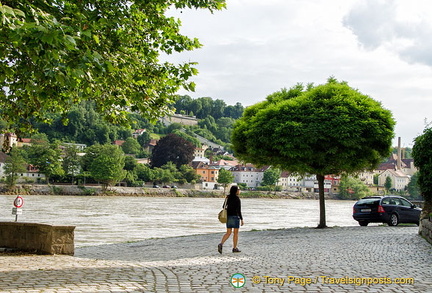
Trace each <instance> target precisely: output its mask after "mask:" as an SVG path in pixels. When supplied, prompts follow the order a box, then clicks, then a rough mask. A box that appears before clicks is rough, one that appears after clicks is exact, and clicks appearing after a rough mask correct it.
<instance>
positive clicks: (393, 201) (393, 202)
mask: <svg viewBox="0 0 432 293" xmlns="http://www.w3.org/2000/svg"><path fill="white" fill-rule="evenodd" d="M382 203H383V204H389V205H397V204H399V203H398V201H397V198H393V197H388V198H385V199H383V201H382Z"/></svg>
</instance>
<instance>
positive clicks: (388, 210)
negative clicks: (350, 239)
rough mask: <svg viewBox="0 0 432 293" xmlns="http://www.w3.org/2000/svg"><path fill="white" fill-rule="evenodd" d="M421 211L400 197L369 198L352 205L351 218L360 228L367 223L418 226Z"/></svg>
mask: <svg viewBox="0 0 432 293" xmlns="http://www.w3.org/2000/svg"><path fill="white" fill-rule="evenodd" d="M420 213H421V209H420V208H418V207H416V205H414V204H412V203H411V202H410V201H409V200H407V199H406V198H403V197H402V196H394V195H391V196H370V197H364V198H362V199H360V200H359V201H358V202H356V203H355V204H354V207H353V218H354V220H356V221H358V222H359V224H360V226H367V225H368V224H369V223H387V224H388V225H389V226H397V225H398V224H399V223H412V224H417V225H418V224H419V221H420Z"/></svg>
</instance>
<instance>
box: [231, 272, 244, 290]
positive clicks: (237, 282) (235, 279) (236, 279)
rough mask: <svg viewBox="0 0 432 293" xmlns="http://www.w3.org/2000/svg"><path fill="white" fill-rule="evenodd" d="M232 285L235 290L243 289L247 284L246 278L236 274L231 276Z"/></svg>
mask: <svg viewBox="0 0 432 293" xmlns="http://www.w3.org/2000/svg"><path fill="white" fill-rule="evenodd" d="M230 283H231V285H232V286H233V287H234V288H241V287H243V286H244V285H245V284H246V277H245V276H244V275H242V274H238V273H237V274H234V275H232V276H231V279H230Z"/></svg>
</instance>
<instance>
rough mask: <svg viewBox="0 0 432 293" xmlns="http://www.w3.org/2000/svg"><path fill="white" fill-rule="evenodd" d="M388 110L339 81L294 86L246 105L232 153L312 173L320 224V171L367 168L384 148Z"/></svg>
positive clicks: (388, 132) (322, 209)
mask: <svg viewBox="0 0 432 293" xmlns="http://www.w3.org/2000/svg"><path fill="white" fill-rule="evenodd" d="M394 124H395V122H394V120H393V118H392V114H391V112H390V111H388V110H386V109H384V108H383V107H382V106H381V104H380V103H379V102H377V101H375V100H373V99H372V98H370V97H368V96H366V95H364V94H361V93H360V92H359V91H357V90H355V89H352V88H351V87H349V86H348V84H347V83H345V82H338V81H337V80H336V79H334V78H329V80H328V81H327V83H326V84H324V85H319V86H312V85H309V86H308V87H306V88H304V87H303V86H302V85H297V86H295V87H293V88H291V89H290V90H286V89H284V90H281V91H279V92H276V93H274V94H271V95H269V96H268V97H267V100H266V101H264V102H260V103H257V104H255V105H253V106H250V107H248V108H247V109H246V110H245V112H244V114H243V117H242V118H240V119H239V120H238V121H237V122H236V124H235V126H234V131H233V135H232V140H231V142H232V145H233V149H234V152H235V155H236V157H238V158H240V159H242V160H243V161H246V162H251V163H254V164H256V165H272V166H274V167H278V168H280V169H282V170H287V171H291V172H296V173H299V174H315V175H316V176H317V180H318V185H319V198H320V223H319V225H318V227H319V228H324V227H326V226H327V225H326V218H325V199H324V176H325V175H326V174H335V175H336V174H344V173H346V174H350V173H354V172H358V171H361V170H365V169H372V168H373V167H375V166H376V165H378V164H379V163H380V161H381V159H382V158H383V157H385V156H387V155H388V154H389V153H390V147H391V141H392V138H393V127H394Z"/></svg>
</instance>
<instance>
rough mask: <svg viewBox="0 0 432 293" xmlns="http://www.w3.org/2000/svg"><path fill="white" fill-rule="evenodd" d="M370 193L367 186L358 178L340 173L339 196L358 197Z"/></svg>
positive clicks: (343, 197)
mask: <svg viewBox="0 0 432 293" xmlns="http://www.w3.org/2000/svg"><path fill="white" fill-rule="evenodd" d="M368 195H370V191H369V188H368V187H367V185H366V184H364V183H363V182H362V181H361V180H360V179H359V178H356V177H352V176H347V175H346V174H344V175H342V177H341V181H340V183H339V198H341V199H359V198H362V197H365V196H368Z"/></svg>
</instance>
